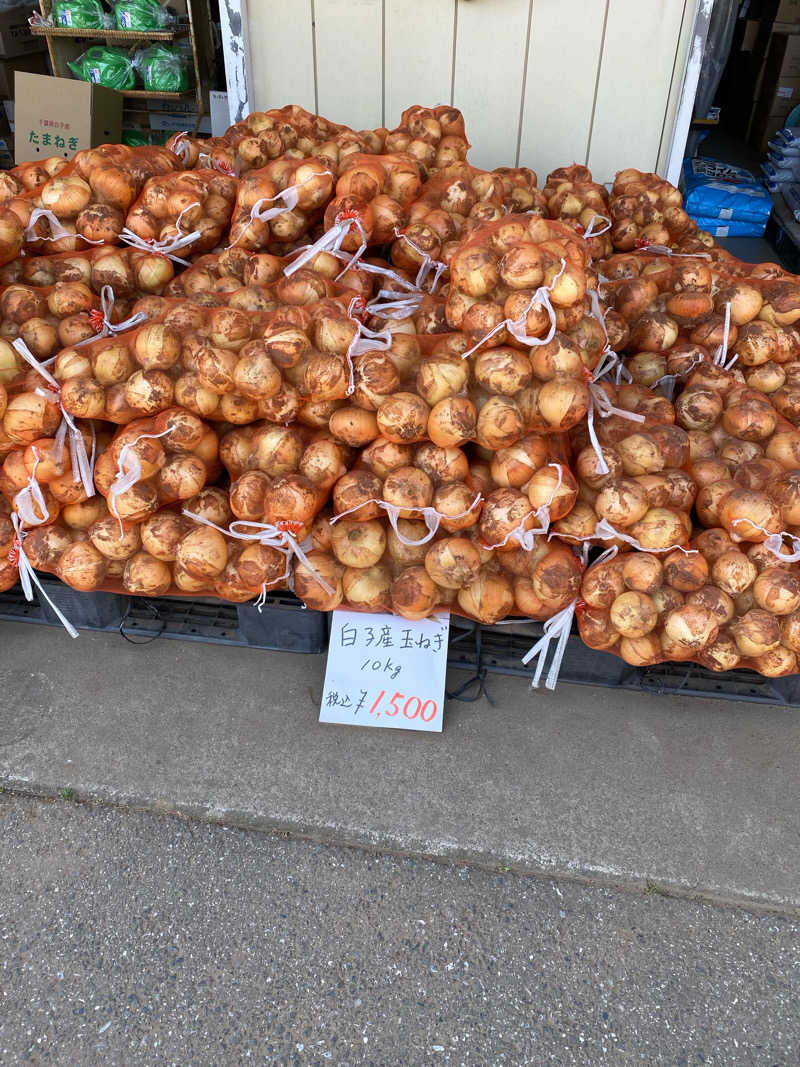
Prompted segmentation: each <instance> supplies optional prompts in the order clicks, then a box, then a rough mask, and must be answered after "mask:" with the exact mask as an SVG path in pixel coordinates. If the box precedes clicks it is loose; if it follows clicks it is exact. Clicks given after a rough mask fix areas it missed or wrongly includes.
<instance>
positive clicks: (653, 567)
mask: <svg viewBox="0 0 800 1067" xmlns="http://www.w3.org/2000/svg"><path fill="white" fill-rule="evenodd" d="M588 573H591V572H588ZM587 577H588V574H587ZM663 577H664V575H663V568H662V566H661V561H660V560H659V558H658V556H652V555H649V554H648V553H646V552H630V553H628V554H627V555H625V556H623V562H622V580H623V582H624V584H625V587H626V588H627V589H632V590H634V591H635V592H637V593H654V592H655V591H656V590H657V589H658V588H659V586H660V585H661V583H662V581H663ZM583 597H584V600H585V599H586V595H585V594H583Z"/></svg>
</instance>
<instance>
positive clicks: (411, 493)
mask: <svg viewBox="0 0 800 1067" xmlns="http://www.w3.org/2000/svg"><path fill="white" fill-rule="evenodd" d="M383 499H384V500H386V502H387V503H389V504H394V505H396V506H397V507H399V508H402V509H403V510H402V511H401V512H400V515H401V517H402V518H404V519H409V518H412V514H411V512H413V511H418V510H420V509H421V508H425V507H428V506H429V505H430V503H431V501H432V500H433V484H432V482H431V479H430V478H429V477H428V475H427V474H426V473H425V472H424V471H423V470H419V469H417V468H416V467H400V468H398V469H397V470H394V471H392V472H391V473H390V474H389V475H387V477H386V480H385V481H384V483H383Z"/></svg>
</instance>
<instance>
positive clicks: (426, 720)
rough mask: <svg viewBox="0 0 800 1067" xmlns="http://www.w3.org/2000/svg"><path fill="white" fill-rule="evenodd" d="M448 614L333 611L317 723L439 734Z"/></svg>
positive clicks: (442, 703)
mask: <svg viewBox="0 0 800 1067" xmlns="http://www.w3.org/2000/svg"><path fill="white" fill-rule="evenodd" d="M449 632H450V616H449V615H442V616H441V617H440V618H436V619H423V620H422V621H420V622H409V620H408V619H402V618H398V617H397V616H395V615H364V614H362V613H360V612H356V611H334V613H333V618H332V620H331V638H330V644H329V646H328V666H327V669H326V671H325V687H324V688H323V690H322V706H321V707H320V712H319V721H320V722H334V723H342V724H344V725H347V726H379V727H384V728H388V729H395V730H398V729H399V730H434V731H437V732H439V733H441V730H442V708H443V705H444V681H445V672H446V670H447V637H448V634H449Z"/></svg>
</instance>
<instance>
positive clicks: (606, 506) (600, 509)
mask: <svg viewBox="0 0 800 1067" xmlns="http://www.w3.org/2000/svg"><path fill="white" fill-rule="evenodd" d="M594 509H595V511H596V512H597V514H598V515H599V516H600V517H601V518H604V519H607V520H608V522H610V523H611V524H612V526H622V527H626V526H632V525H633V524H634V523H637V522H639V521H640V519H643V518H644V516H645V515H646V514H647V512H648V510H649V502H648V499H647V492H646V491H645V489H644V488H643V487H642V486H641V485H639V483H638V482H636V481H634V480H633V479H632V478H615V479H614V480H612V481H610V482H609V483H608V484H607V485H606V486H605V487H604V488H603V489H601V490H600V492H599V493H598V494H597V499H596V500H595V502H594Z"/></svg>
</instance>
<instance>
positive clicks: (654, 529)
mask: <svg viewBox="0 0 800 1067" xmlns="http://www.w3.org/2000/svg"><path fill="white" fill-rule="evenodd" d="M691 532H692V523H691V519H690V518H689V516H688V515H687V514H686V513H685V512H683V511H676V510H675V509H673V508H650V509H649V511H647V513H646V514H645V515H644V517H643V518H642V519H640V520H639V521H638V522H636V523H634V524H633V525H632V527H631V533H632V535H633V536H634V537H635V538H636V540H637V541H638V542H639V544H640V545H641V547H642V548H643V549H644V550H645V551H646V552H647V551H652V550H654V549H655V550H656V551H658V550H663V549H666V548H674V547H676V546H677V545H683V544H685V543H686V542H687V541H688V540H689V537H690V536H691Z"/></svg>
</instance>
